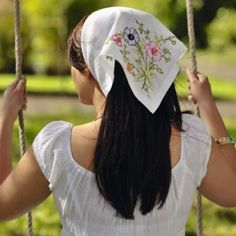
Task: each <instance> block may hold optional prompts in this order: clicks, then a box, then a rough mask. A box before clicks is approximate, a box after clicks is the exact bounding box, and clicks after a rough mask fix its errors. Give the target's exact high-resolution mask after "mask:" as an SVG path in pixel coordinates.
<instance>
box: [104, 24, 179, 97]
mask: <svg viewBox="0 0 236 236" xmlns="http://www.w3.org/2000/svg"><path fill="white" fill-rule="evenodd" d="M109 42H113V43H115V44H116V45H117V46H118V47H119V48H120V53H121V54H122V57H123V60H124V62H125V64H126V70H127V71H128V73H129V74H130V75H132V76H133V78H134V79H135V80H136V81H138V82H141V83H142V89H144V90H145V91H146V92H147V93H148V94H149V90H150V89H152V87H153V81H154V80H155V79H157V78H158V74H163V73H164V71H163V70H162V68H160V66H159V65H158V64H160V63H159V62H165V63H169V62H170V61H171V52H170V50H169V49H168V48H167V47H165V44H166V43H167V42H169V43H171V44H172V45H175V44H176V40H175V36H169V37H164V36H162V35H161V36H160V37H157V36H155V35H152V34H151V31H150V30H149V29H145V27H144V24H143V23H140V22H139V21H138V20H136V28H134V27H125V28H124V30H123V31H121V32H119V33H116V34H114V35H113V36H112V37H111V38H107V39H106V42H105V44H108V43H109ZM130 55H136V57H135V58H131V56H130Z"/></svg>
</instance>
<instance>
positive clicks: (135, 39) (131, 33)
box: [124, 27, 140, 46]
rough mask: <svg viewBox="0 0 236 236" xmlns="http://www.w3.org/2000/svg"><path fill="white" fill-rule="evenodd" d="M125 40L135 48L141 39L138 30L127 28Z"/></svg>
mask: <svg viewBox="0 0 236 236" xmlns="http://www.w3.org/2000/svg"><path fill="white" fill-rule="evenodd" d="M124 40H125V42H126V43H127V44H128V45H130V46H135V45H136V44H137V43H139V41H140V38H139V34H138V32H137V30H136V29H135V28H133V27H130V28H129V27H125V29H124Z"/></svg>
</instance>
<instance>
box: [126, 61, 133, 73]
mask: <svg viewBox="0 0 236 236" xmlns="http://www.w3.org/2000/svg"><path fill="white" fill-rule="evenodd" d="M126 69H127V71H128V72H129V73H130V74H132V72H133V65H132V64H130V63H128V64H127V65H126Z"/></svg>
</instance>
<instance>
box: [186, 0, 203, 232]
mask: <svg viewBox="0 0 236 236" xmlns="http://www.w3.org/2000/svg"><path fill="white" fill-rule="evenodd" d="M186 10H187V22H188V37H189V48H190V56H191V63H192V70H193V73H194V74H195V75H196V74H197V60H196V40H195V31H194V19H193V6H192V0H186ZM195 113H196V114H197V115H198V116H199V117H200V112H199V107H198V105H197V104H196V103H195ZM202 235H203V227H202V196H201V194H200V193H199V192H198V193H197V236H202Z"/></svg>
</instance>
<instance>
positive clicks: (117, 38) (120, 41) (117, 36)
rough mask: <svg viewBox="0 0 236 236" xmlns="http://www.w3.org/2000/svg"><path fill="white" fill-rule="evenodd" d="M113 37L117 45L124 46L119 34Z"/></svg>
mask: <svg viewBox="0 0 236 236" xmlns="http://www.w3.org/2000/svg"><path fill="white" fill-rule="evenodd" d="M112 39H113V41H114V43H115V44H116V45H117V46H119V47H121V46H122V38H121V37H120V36H119V35H118V34H115V35H113V36H112Z"/></svg>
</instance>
